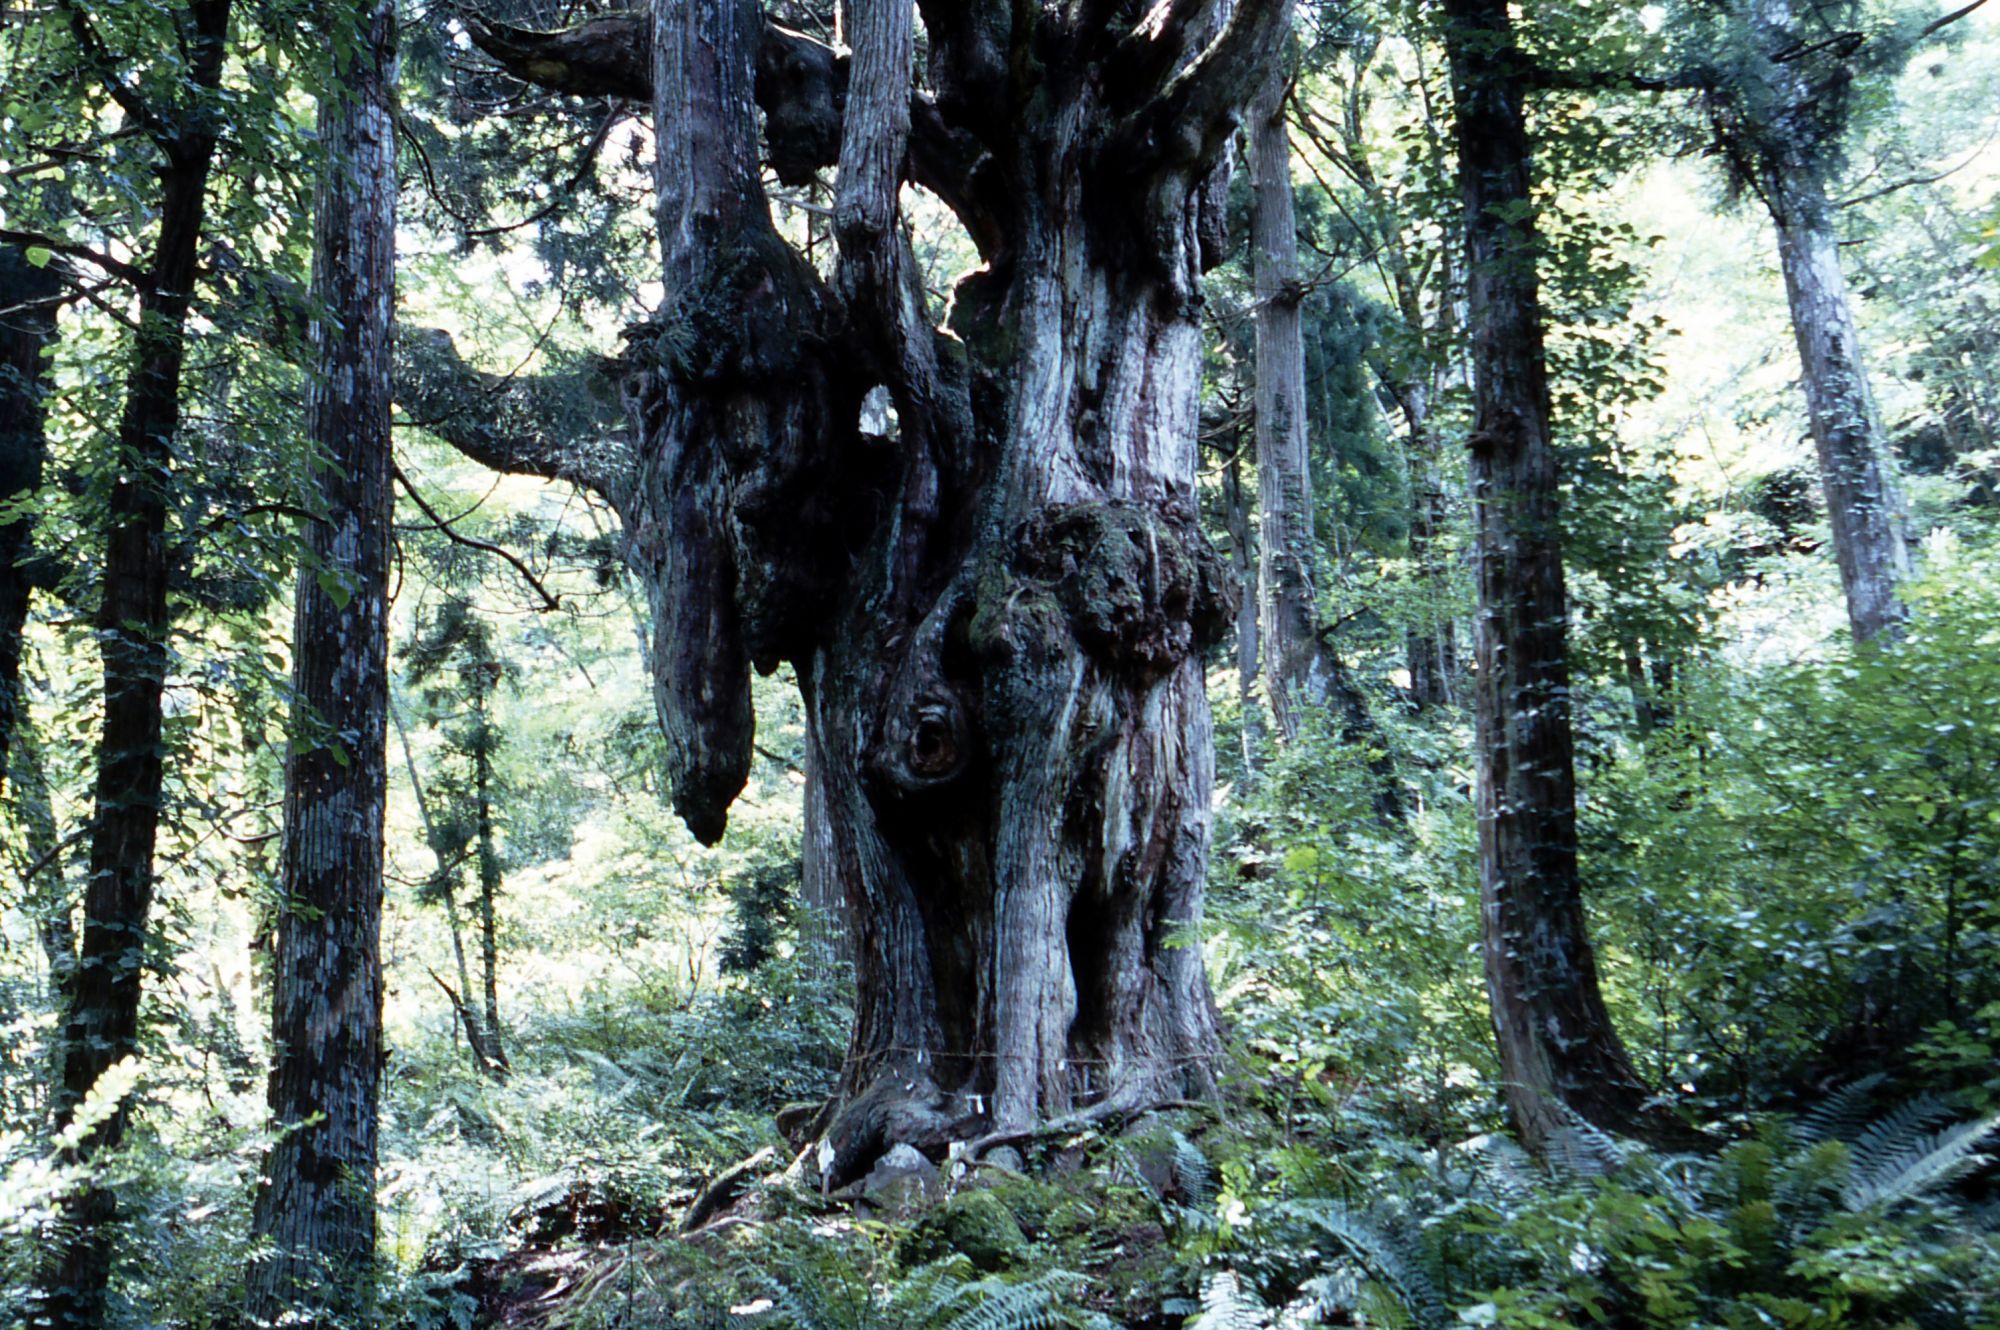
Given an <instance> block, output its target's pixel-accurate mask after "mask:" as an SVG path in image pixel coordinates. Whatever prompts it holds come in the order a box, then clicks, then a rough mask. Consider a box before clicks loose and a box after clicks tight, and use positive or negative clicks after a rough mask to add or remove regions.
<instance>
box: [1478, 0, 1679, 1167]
mask: <svg viewBox="0 0 2000 1330" xmlns="http://www.w3.org/2000/svg"><path fill="white" fill-rule="evenodd" d="M1445 11H1446V15H1447V21H1446V27H1445V39H1446V43H1447V47H1448V49H1449V53H1450V57H1451V64H1452V83H1453V90H1454V95H1455V99H1456V102H1457V110H1458V145H1459V177H1460V182H1461V185H1462V187H1463V190H1464V195H1465V215H1466V247H1467V277H1468V282H1469V288H1468V297H1469V314H1470V319H1471V330H1472V359H1473V369H1474V387H1475V400H1476V406H1475V410H1476V417H1475V420H1474V422H1473V435H1472V439H1471V455H1470V461H1471V482H1472V499H1473V506H1474V513H1475V522H1476V537H1475V539H1476V546H1475V553H1476V559H1477V568H1478V588H1479V608H1478V621H1477V628H1478V631H1477V634H1476V645H1477V653H1478V672H1477V674H1476V676H1475V685H1474V697H1475V708H1476V719H1477V730H1478V739H1477V743H1478V811H1479V866H1480V884H1479V886H1480V904H1481V922H1482V926H1483V928H1482V931H1483V939H1482V951H1483V953H1484V957H1485V967H1486V987H1487V994H1488V997H1489V999H1490V1000H1491V1004H1492V1012H1493V1027H1494V1033H1495V1036H1496V1038H1497V1040H1498V1044H1499V1052H1500V1066H1501V1072H1502V1075H1503V1076H1504V1078H1505V1081H1506V1094H1507V1102H1508V1107H1509V1109H1510V1110H1511V1112H1512V1114H1513V1118H1514V1124H1515V1127H1516V1129H1517V1130H1518V1131H1519V1132H1520V1134H1521V1137H1522V1140H1523V1141H1524V1143H1526V1144H1527V1145H1528V1146H1529V1147H1530V1148H1531V1149H1537V1150H1539V1149H1542V1148H1544V1147H1546V1146H1547V1145H1548V1143H1549V1142H1550V1140H1551V1138H1553V1137H1556V1136H1557V1135H1559V1134H1560V1133H1561V1132H1562V1131H1563V1130H1564V1128H1565V1126H1566V1123H1565V1117H1564V1111H1565V1109H1567V1110H1569V1111H1572V1112H1575V1113H1577V1114H1579V1115H1580V1116H1582V1117H1583V1118H1585V1119H1587V1120H1589V1121H1590V1122H1592V1123H1595V1124H1597V1125H1598V1126H1600V1127H1604V1128H1607V1129H1613V1130H1619V1131H1629V1130H1632V1129H1633V1128H1634V1127H1635V1126H1637V1125H1639V1124H1640V1123H1641V1120H1642V1108H1641V1106H1642V1104H1643V1102H1644V1101H1645V1099H1646V1090H1645V1087H1644V1086H1643V1085H1642V1084H1641V1083H1640V1081H1639V1078H1638V1076H1637V1074H1636V1073H1635V1072H1634V1071H1633V1069H1632V1064H1631V1062H1630V1060H1629V1059H1628V1058H1627V1056H1626V1053H1625V1049H1624V1046H1623V1045H1622V1044H1621V1043H1620V1042H1619V1039H1618V1034H1617V1031H1616V1030H1615V1029H1614V1028H1613V1027H1612V1024H1611V1017H1610V1015H1609V1013H1608V1012H1607V1011H1606V1010H1605V1006H1604V999H1603V996H1602V994H1601V993H1600V991H1599V988H1598V980H1597V961H1596V957H1595V955H1594V953H1593V952H1592V949H1591V945H1590V935H1589V932H1588V930H1587V928H1586V926H1585V921H1584V912H1583V898H1582V892H1581V889H1580V884H1579V880H1578V875H1577V841H1576V775H1575V769H1574V760H1573V753H1572V739H1571V732H1570V696H1569V660H1568V647H1567V640H1566V638H1567V626H1568V616H1569V608H1568V604H1567V599H1566V591H1565V588H1564V583H1563V563H1562V547H1561V543H1560V537H1559V525H1558V520H1557V511H1556V505H1557V483H1558V475H1557V465H1556V455H1555V449H1554V447H1553V445H1552V441H1551V438H1550V410H1549V390H1548V379H1547V369H1546V365H1545V361H1544V355H1543V344H1542V323H1541V307H1540V296H1539V291H1538V283H1537V279H1536V272H1535V263H1536V253H1537V240H1536V234H1535V227H1534V222H1533V213H1532V210H1531V203H1530V195H1529V157H1528V153H1529V148H1528V135H1527V125H1526V118H1525V113H1524V106H1523V87H1522V82H1521V78H1520V72H1519V71H1520V61H1521V58H1520V56H1519V54H1518V52H1517V51H1516V48H1515V46H1514V39H1513V32H1512V26H1511V22H1510V20H1509V18H1508V9H1507V0H1447V3H1446V5H1445Z"/></svg>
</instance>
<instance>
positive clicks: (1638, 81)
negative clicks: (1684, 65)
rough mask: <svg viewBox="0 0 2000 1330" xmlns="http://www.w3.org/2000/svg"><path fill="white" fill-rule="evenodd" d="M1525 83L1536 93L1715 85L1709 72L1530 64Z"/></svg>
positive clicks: (1697, 89)
mask: <svg viewBox="0 0 2000 1330" xmlns="http://www.w3.org/2000/svg"><path fill="white" fill-rule="evenodd" d="M1522 81H1523V82H1525V83H1526V84H1527V85H1528V87H1529V88H1531V89H1533V90H1534V91H1537V92H1701V91H1704V90H1706V89H1709V88H1713V87H1715V86H1716V84H1715V75H1714V74H1713V73H1712V72H1710V71H1709V70H1706V69H1678V70H1672V71H1670V72H1668V73H1665V74H1648V73H1646V72H1644V71H1642V70H1637V69H1560V68H1557V67H1555V66H1553V65H1543V64H1531V65H1529V67H1528V68H1527V69H1526V70H1525V71H1524V73H1523V80H1522Z"/></svg>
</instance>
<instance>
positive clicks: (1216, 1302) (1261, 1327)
mask: <svg viewBox="0 0 2000 1330" xmlns="http://www.w3.org/2000/svg"><path fill="white" fill-rule="evenodd" d="M1266 1310H1267V1309H1266V1308H1265V1306H1264V1302H1263V1300H1262V1299H1261V1298H1259V1297H1258V1296H1257V1295H1256V1294H1255V1293H1254V1292H1252V1291H1251V1290H1250V1289H1249V1288H1248V1287H1246V1286H1245V1285H1244V1283H1243V1280H1242V1279H1241V1278H1239V1277H1238V1276H1237V1274H1236V1272H1235V1271H1234V1270H1224V1271H1223V1272H1222V1273H1221V1274H1218V1275H1211V1276H1210V1277H1209V1278H1208V1280H1207V1281H1206V1282H1204V1283H1203V1284H1202V1286H1201V1315H1199V1316H1197V1317H1195V1319H1194V1320H1192V1321H1190V1322H1189V1323H1188V1330H1268V1327H1269V1326H1270V1324H1271V1322H1270V1320H1269V1319H1268V1317H1267V1316H1266Z"/></svg>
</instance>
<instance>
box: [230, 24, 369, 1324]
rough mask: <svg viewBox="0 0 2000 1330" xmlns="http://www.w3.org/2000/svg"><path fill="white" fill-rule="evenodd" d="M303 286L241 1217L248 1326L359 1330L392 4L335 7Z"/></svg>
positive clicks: (365, 1208) (365, 1227)
mask: <svg viewBox="0 0 2000 1330" xmlns="http://www.w3.org/2000/svg"><path fill="white" fill-rule="evenodd" d="M336 13H337V15H338V18H337V20H336V21H337V22H338V23H339V24H340V25H341V26H342V27H343V28H345V29H346V32H345V33H343V34H342V35H343V37H344V38H345V39H346V40H344V41H340V42H337V43H336V48H337V50H338V51H339V54H338V55H337V56H336V66H337V68H336V70H335V77H334V81H333V85H332V86H331V87H329V88H328V89H327V90H326V91H325V92H324V93H323V94H322V96H321V98H320V108H319V133H320V141H321V143H322V145H323V147H324V150H325V153H326V159H325V164H324V166H323V168H322V170H323V175H322V178H321V182H320V188H319V192H318V201H317V207H316V210H315V218H314V260H313V285H314V288H315V292H316V295H317V299H318V301H319V302H320V304H321V305H322V306H323V307H324V309H325V311H326V313H325V315H324V316H323V317H322V318H321V319H320V320H318V321H316V323H315V326H314V337H313V340H314V345H315V349H316V350H317V352H318V363H317V365H316V367H315V368H316V376H315V379H314V382H313V387H312V395H311V401H310V405H309V417H308V429H309V437H310V439H311V441H312V444H313V446H314V448H315V450H316V451H317V452H318V453H319V454H320V457H321V463H320V465H318V466H317V467H316V468H315V469H314V473H313V489H312V491H311V492H310V493H308V494H307V495H305V496H304V497H303V503H302V506H304V507H305V508H306V509H307V510H308V511H309V512H311V513H312V514H313V517H312V518H311V519H310V520H309V522H308V523H307V529H306V550H307V552H306V555H305V559H304V562H303V564H302V566H301V568H300V574H299V585H298V593H297V604H296V610H295V620H294V630H293V661H292V676H293V677H292V681H293V687H294V689H295V691H296V697H297V702H296V704H295V708H294V713H293V717H292V739H291V752H290V757H289V760H288V762H287V764H286V771H285V818H284V848H283V852H282V856H281V868H280V883H281V890H282V899H281V901H280V906H279V914H278V930H277V947H276V960H275V975H274V982H273V995H272V1007H273V1011H272V1022H271V1033H272V1049H273V1058H274V1061H273V1065H272V1068H271V1078H270V1091H269V1098H270V1107H271V1119H272V1125H273V1126H274V1128H276V1130H277V1131H278V1132H279V1133H280V1135H279V1137H278V1140H277V1142H276V1143H275V1144H274V1145H273V1147H272V1149H271V1153H270V1155H269V1156H268V1157H267V1158H266V1159H265V1161H264V1168H263V1177H262V1183H261V1186H260V1189H259V1191H258V1194H257V1201H256V1207H255V1212H254V1216H253V1221H252V1231H253V1232H254V1233H255V1234H256V1235H257V1236H258V1237H260V1238H263V1239H266V1240H268V1241H269V1242H270V1244H271V1248H272V1255H271V1256H269V1257H268V1258H266V1259H264V1260H261V1261H258V1262H256V1263H255V1264H253V1265H252V1266H251V1267H250V1270H249V1282H248V1313H249V1319H250V1321H251V1323H252V1324H257V1325H266V1324H279V1323H283V1324H286V1325H293V1324H302V1325H327V1326H331V1325H336V1324H339V1325H354V1324H366V1323H368V1322H369V1319H370V1317H371V1315H372V1306H373V1287H374V1281H373V1271H372V1268H371V1267H372V1264H373V1261H374V1254H375V1164H376V1149H377V1136H376V1132H377V1126H376V1119H377V1104H378V1100H379V1094H380V1085H381V1074H382V1059H383V1050H382V959H381V946H380V935H381V922H382V890H383V887H382V868H383V844H382V835H383V808H384V800H385V798H386V794H387V788H388V763H387V751H386V743H387V737H388V736H387V727H388V704H389V673H388V645H389V635H388V634H389V625H388V587H389V551H390V539H391V536H390V533H391V529H392V526H393V522H394V498H393V493H392V490H391V488H390V477H391V472H392V466H393V464H392V454H391V449H390V400H391V385H392V381H393V372H392V363H391V351H390V344H391V340H392V336H393V329H394V317H395V236H396V136H395V123H394V119H393V109H392V91H391V89H392V88H393V85H394V83H395V71H396V11H395V6H394V4H393V2H392V0H360V3H354V4H347V5H343V6H341V7H340V8H339V9H338V10H337V11H336Z"/></svg>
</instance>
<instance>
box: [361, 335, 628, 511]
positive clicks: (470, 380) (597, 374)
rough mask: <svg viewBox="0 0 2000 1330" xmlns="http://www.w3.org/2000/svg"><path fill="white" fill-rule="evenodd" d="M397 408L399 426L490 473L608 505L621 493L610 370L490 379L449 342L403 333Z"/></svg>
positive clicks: (619, 434)
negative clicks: (564, 488) (556, 485)
mask: <svg viewBox="0 0 2000 1330" xmlns="http://www.w3.org/2000/svg"><path fill="white" fill-rule="evenodd" d="M396 404H397V405H398V406H399V407H401V408H402V410H403V413H404V415H405V416H407V417H408V421H407V423H409V424H411V425H414V426H416V427H418V428H420V429H423V430H426V431H428V432H429V433H431V434H433V435H435V436H437V437H438V438H439V439H442V440H443V441H444V442H446V443H448V444H450V445H451V446H452V447H453V448H456V449H457V450H458V451H459V452H461V453H463V454H465V455H466V456H467V457H470V458H471V459H472V460H473V461H475V462H478V463H479V464H480V465H482V466H487V467H491V468H492V469H493V470H495V471H501V472H505V473H507V474H509V475H517V476H541V477H543V478H544V479H547V480H567V481H572V482H574V483H576V484H579V485H582V486H584V487H585V488H587V489H592V490H595V491H597V492H598V493H600V494H603V495H604V496H605V497H606V498H610V499H612V500H613V501H614V503H615V502H616V496H617V495H618V494H619V493H621V492H622V490H623V486H624V477H625V475H626V472H627V469H628V467H629V458H630V453H631V444H630V438H629V430H630V424H629V421H628V420H627V418H626V415H625V411H624V404H623V401H622V399H621V398H620V396H619V389H618V384H617V370H616V368H615V366H614V365H613V364H612V363H611V362H609V361H605V362H602V363H600V364H598V365H595V366H585V367H580V368H579V369H578V370H577V371H576V372H575V373H570V374H559V375H533V376H521V375H514V376H508V375H500V374H489V373H486V372H485V371H483V370H478V369H475V368H473V367H472V366H471V365H468V364H467V363H466V362H465V359H464V357H462V356H461V355H459V353H458V348H457V346H456V345H455V344H454V343H453V342H452V339H451V335H450V334H449V333H446V332H442V331H440V330H438V329H435V328H420V327H411V326H409V325H408V324H403V325H399V326H398V327H397V329H396Z"/></svg>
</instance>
